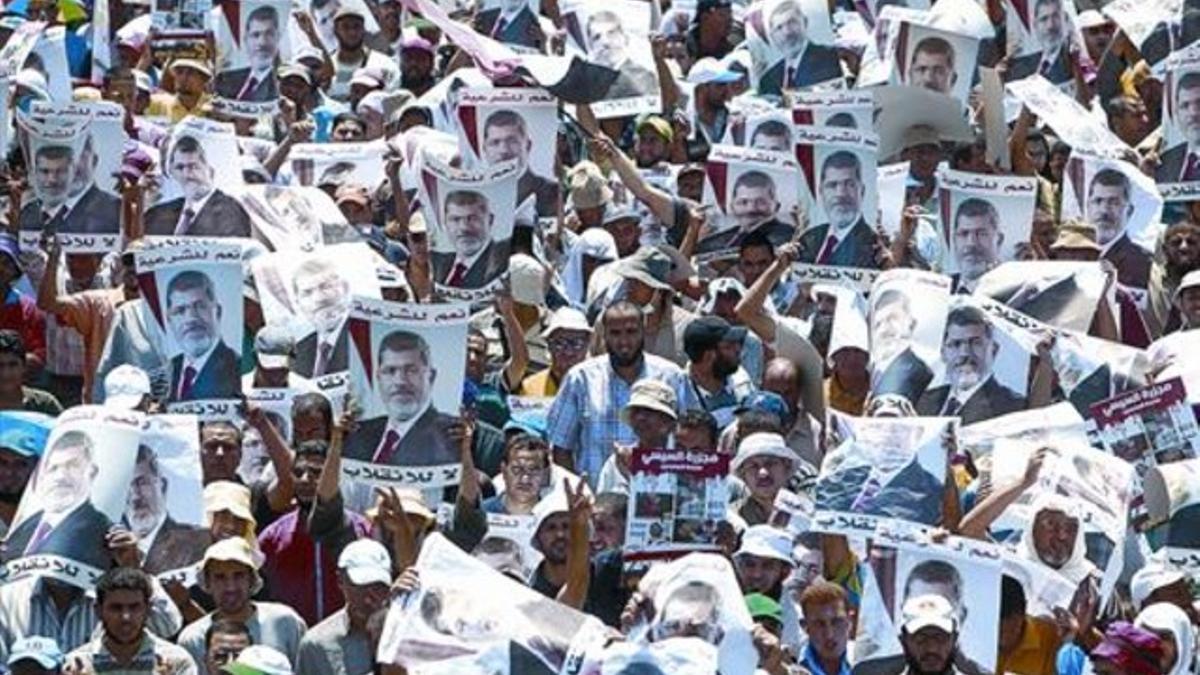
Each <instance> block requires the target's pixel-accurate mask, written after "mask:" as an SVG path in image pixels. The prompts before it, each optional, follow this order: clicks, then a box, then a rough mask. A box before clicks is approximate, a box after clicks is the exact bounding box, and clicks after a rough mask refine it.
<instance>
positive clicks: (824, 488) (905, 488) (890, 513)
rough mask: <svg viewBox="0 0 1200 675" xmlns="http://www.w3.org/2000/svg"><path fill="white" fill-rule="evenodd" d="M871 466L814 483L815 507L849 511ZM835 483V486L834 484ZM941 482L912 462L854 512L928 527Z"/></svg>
mask: <svg viewBox="0 0 1200 675" xmlns="http://www.w3.org/2000/svg"><path fill="white" fill-rule="evenodd" d="M873 468H874V467H872V466H856V467H853V468H851V469H847V470H846V471H845V472H838V473H835V474H834V475H833V476H831V477H830V478H831V479H834V480H826V481H822V482H821V483H819V484H818V491H817V504H818V505H819V506H820V508H822V509H828V510H830V511H850V510H851V507H853V506H854V502H855V500H857V499H858V498H859V496H860V495H861V493H862V487H863V486H865V485H866V482H867V480H868V478H869V477H870V475H871V471H872V470H873ZM835 483H836V485H835ZM942 491H943V484H942V481H940V480H938V479H937V478H936V477H934V476H933V475H931V474H930V473H929V472H928V471H926V470H925V469H923V468H921V464H920V462H917V461H916V460H915V459H914V460H912V461H910V462H909V463H908V465H907V466H905V467H904V468H903V469H901V470H900V472H899V473H897V474H896V475H894V476H892V477H891V479H890V480H888V482H887V483H886V484H884V485H883V486H881V489H880V490H879V492H878V493H877V494H876V495H875V497H874V498H870V499H868V500H866V502H865V503H860V504H859V505H858V507H857V508H855V509H854V512H855V513H862V514H865V515H871V516H885V517H889V518H903V519H904V520H911V521H914V522H918V523H925V524H927V525H932V524H934V523H936V522H937V520H938V517H939V516H941V511H942V509H941V503H942Z"/></svg>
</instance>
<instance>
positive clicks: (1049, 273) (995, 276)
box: [975, 260, 1109, 333]
mask: <svg viewBox="0 0 1200 675" xmlns="http://www.w3.org/2000/svg"><path fill="white" fill-rule="evenodd" d="M1108 276H1109V272H1107V271H1106V270H1105V269H1104V267H1103V266H1102V265H1101V263H1099V262H1084V261H1080V262H1075V261H1069V260H1013V261H1010V262H1006V263H1001V264H1000V265H998V266H997V267H995V268H993V269H992V270H990V271H989V272H987V273H986V274H984V275H983V276H982V277H980V279H979V283H978V285H976V287H975V295H976V296H980V297H988V298H991V299H993V300H996V301H998V302H1002V303H1004V304H1005V305H1007V306H1008V307H1011V308H1013V309H1015V310H1017V311H1018V312H1021V313H1022V314H1024V315H1026V316H1028V317H1031V318H1033V319H1036V320H1038V321H1040V322H1042V323H1044V324H1046V325H1048V326H1053V327H1055V328H1061V329H1064V330H1072V331H1077V332H1080V333H1086V332H1087V331H1088V329H1089V328H1090V327H1091V325H1092V321H1093V320H1094V319H1095V316H1096V311H1097V310H1098V309H1099V307H1100V304H1101V303H1102V302H1107V300H1106V299H1105V297H1104V293H1105V291H1106V290H1107V286H1108Z"/></svg>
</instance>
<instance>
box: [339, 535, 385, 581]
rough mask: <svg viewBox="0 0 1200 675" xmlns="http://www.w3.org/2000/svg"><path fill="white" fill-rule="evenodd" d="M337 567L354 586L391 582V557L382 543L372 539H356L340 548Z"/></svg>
mask: <svg viewBox="0 0 1200 675" xmlns="http://www.w3.org/2000/svg"><path fill="white" fill-rule="evenodd" d="M338 569H339V570H342V571H344V572H345V573H346V576H348V577H350V583H352V584H354V585H355V586H367V585H369V584H388V585H391V583H392V557H391V556H390V555H388V552H387V549H386V548H384V547H383V544H381V543H379V542H377V541H375V540H374V539H357V540H355V541H353V542H351V543H350V544H349V545H348V546H346V548H344V549H342V554H341V555H340V556H338Z"/></svg>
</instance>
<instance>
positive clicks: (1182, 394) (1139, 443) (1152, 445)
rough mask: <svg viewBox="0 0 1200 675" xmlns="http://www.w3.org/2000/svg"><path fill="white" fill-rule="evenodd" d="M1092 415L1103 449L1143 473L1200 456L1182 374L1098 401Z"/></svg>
mask: <svg viewBox="0 0 1200 675" xmlns="http://www.w3.org/2000/svg"><path fill="white" fill-rule="evenodd" d="M1091 417H1092V419H1094V420H1095V421H1096V427H1097V432H1098V434H1099V436H1100V440H1101V442H1102V443H1103V444H1104V448H1105V449H1107V450H1108V451H1109V452H1111V453H1112V454H1114V455H1116V456H1117V457H1120V458H1121V459H1124V460H1125V461H1127V462H1129V463H1131V464H1133V465H1134V466H1135V467H1136V468H1137V473H1138V476H1144V475H1145V474H1146V472H1147V471H1149V469H1150V467H1152V466H1157V465H1159V464H1169V463H1171V462H1179V461H1183V460H1187V459H1194V458H1195V457H1197V456H1198V455H1200V428H1198V427H1197V426H1196V414H1195V412H1194V411H1193V410H1192V406H1191V404H1190V403H1189V402H1188V397H1187V391H1186V390H1185V389H1184V383H1183V380H1182V379H1181V378H1178V377H1176V378H1173V379H1170V380H1165V381H1159V382H1155V383H1154V384H1151V385H1149V386H1146V387H1143V388H1141V389H1135V390H1132V391H1128V392H1124V393H1121V394H1118V395H1116V396H1113V397H1111V398H1107V399H1104V400H1102V401H1099V402H1097V403H1094V404H1092V408H1091Z"/></svg>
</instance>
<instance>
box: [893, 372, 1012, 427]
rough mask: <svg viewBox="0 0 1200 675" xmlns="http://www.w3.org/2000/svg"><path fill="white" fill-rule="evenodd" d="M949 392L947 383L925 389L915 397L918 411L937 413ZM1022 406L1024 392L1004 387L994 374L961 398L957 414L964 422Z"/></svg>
mask: <svg viewBox="0 0 1200 675" xmlns="http://www.w3.org/2000/svg"><path fill="white" fill-rule="evenodd" d="M949 396H950V386H949V385H942V386H940V387H937V388H934V389H930V390H929V391H926V392H925V393H924V394H923V395H922V396H921V398H920V399H919V400H918V401H917V414H918V415H923V416H936V415H940V414H941V412H942V406H944V405H946V399H947V398H948V397H949ZM1024 409H1025V397H1024V396H1021V395H1020V394H1018V393H1017V392H1015V391H1013V390H1011V389H1009V388H1008V387H1005V386H1004V385H1002V384H1000V383H999V382H997V381H996V378H994V377H992V376H991V375H989V376H988V379H987V381H986V382H984V383H983V386H981V387H979V389H976V390H975V393H974V394H972V395H971V398H969V399H967V400H966V401H964V402H963V404H962V406H961V407H960V408H959V409H958V417H959V418H960V419H961V420H962V423H963V424H964V425H966V424H974V423H975V422H982V421H984V420H989V419H991V418H993V417H999V416H1001V415H1007V414H1009V413H1014V412H1017V411H1018V410H1024Z"/></svg>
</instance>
